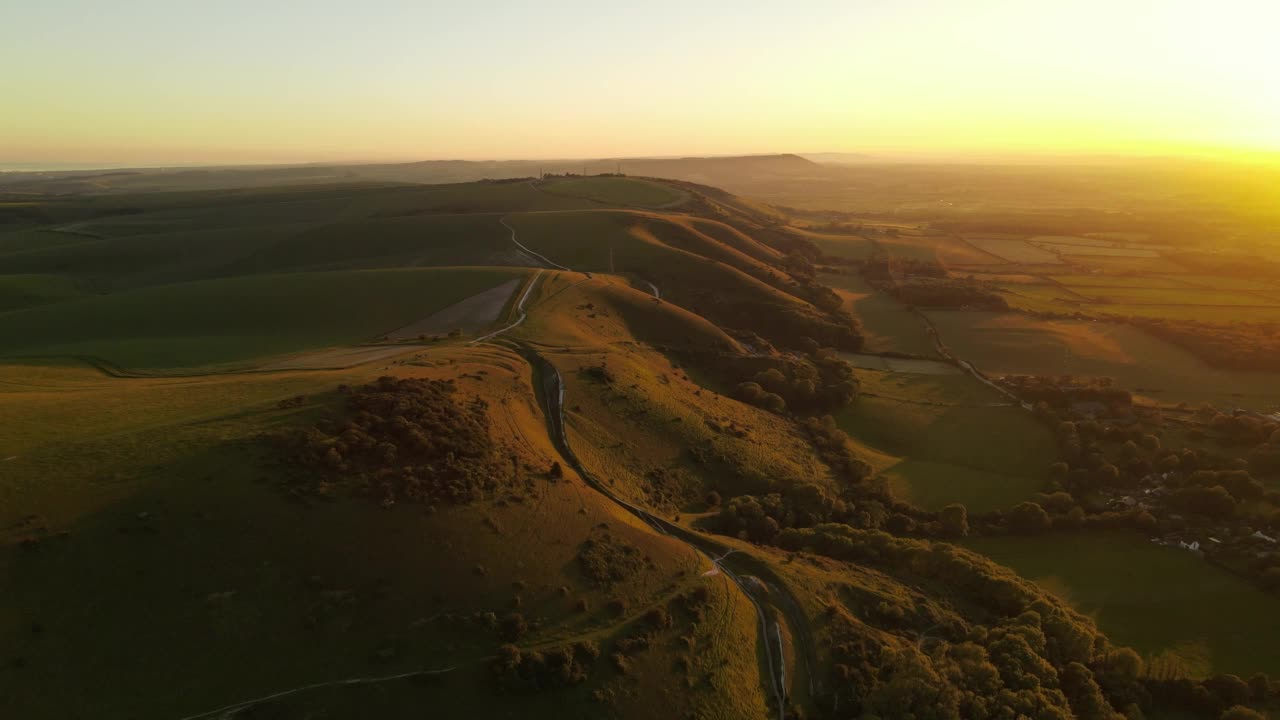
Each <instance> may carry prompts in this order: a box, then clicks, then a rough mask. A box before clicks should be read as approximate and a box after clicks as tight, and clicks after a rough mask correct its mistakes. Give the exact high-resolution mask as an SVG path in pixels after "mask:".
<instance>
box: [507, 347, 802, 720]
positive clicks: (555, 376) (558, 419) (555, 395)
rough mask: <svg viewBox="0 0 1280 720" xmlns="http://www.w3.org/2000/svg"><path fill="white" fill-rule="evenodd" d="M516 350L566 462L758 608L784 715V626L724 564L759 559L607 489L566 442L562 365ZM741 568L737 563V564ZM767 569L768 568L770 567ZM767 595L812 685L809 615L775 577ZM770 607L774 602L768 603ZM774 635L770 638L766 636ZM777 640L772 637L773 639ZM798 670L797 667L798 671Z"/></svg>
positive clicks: (766, 672)
mask: <svg viewBox="0 0 1280 720" xmlns="http://www.w3.org/2000/svg"><path fill="white" fill-rule="evenodd" d="M512 344H513V345H514V346H515V347H516V349H517V350H519V351H520V352H521V353H522V354H523V355H524V356H525V357H526V358H527V359H528V360H529V363H530V365H531V366H532V367H533V370H534V373H535V375H536V376H537V378H538V379H539V380H540V383H539V385H540V388H541V391H542V392H541V395H542V400H543V402H544V403H545V406H544V412H545V414H546V418H547V429H548V432H549V433H550V435H551V441H552V443H553V444H554V445H555V447H556V450H557V451H559V453H560V455H561V456H562V457H563V458H564V461H565V463H566V464H568V465H569V467H571V468H573V469H574V471H575V472H577V473H578V475H579V476H580V477H581V478H582V479H583V481H584V482H586V483H587V485H588V486H590V487H591V488H592V489H594V490H596V491H597V492H599V493H600V494H601V495H604V496H605V497H606V498H608V499H609V500H610V501H612V502H613V503H614V504H616V505H618V506H619V507H621V508H622V509H624V510H626V511H627V512H629V513H631V514H632V515H634V516H635V517H637V518H639V519H640V520H641V521H643V522H644V523H645V524H647V525H648V526H649V527H651V528H653V529H654V530H655V531H656V532H658V533H660V534H663V535H667V536H670V537H672V538H674V539H676V540H679V541H680V542H683V543H684V544H686V545H688V546H689V547H691V548H693V549H694V550H695V551H697V552H699V553H701V554H702V555H703V556H705V557H706V558H707V559H708V560H709V561H710V562H711V563H712V564H713V565H714V566H715V569H716V570H719V571H720V572H722V573H724V575H725V576H726V577H728V578H729V579H730V580H731V581H732V582H733V584H734V585H735V586H736V587H737V588H738V589H739V590H740V591H741V592H742V594H743V595H744V596H746V598H747V600H749V601H750V602H751V604H752V606H753V607H755V610H756V617H757V619H758V621H759V628H758V632H759V635H758V638H759V643H760V646H762V647H763V650H764V662H763V663H762V667H761V675H762V678H761V681H762V684H763V685H764V686H765V687H766V688H768V689H769V692H770V694H771V695H772V696H773V699H774V702H775V704H776V706H777V709H778V717H779V718H780V720H781V719H782V718H785V716H786V708H787V699H788V692H787V672H786V661H785V657H784V654H783V647H782V630H781V627H780V626H779V623H778V621H777V620H776V619H775V620H774V621H773V628H772V632H770V627H769V625H770V616H771V615H773V614H774V613H772V612H769V611H768V610H767V609H766V605H765V604H764V603H763V602H762V601H761V600H760V599H759V598H758V597H757V593H756V592H754V591H753V589H752V587H749V586H748V581H747V580H744V578H748V577H750V578H751V579H752V580H753V581H754V582H753V583H751V585H752V586H754V585H755V584H756V583H759V584H760V585H761V586H762V587H763V586H764V583H763V582H762V581H760V580H759V578H758V577H752V576H748V575H743V574H740V572H734V571H733V570H731V569H730V568H729V567H728V564H729V562H730V560H729V556H730V555H731V554H732V555H734V556H736V557H737V558H738V561H737V562H738V563H741V562H744V561H747V562H750V564H752V565H756V564H758V565H760V566H762V567H763V563H760V562H759V561H758V560H755V558H752V557H751V556H750V555H748V554H747V553H745V552H743V551H742V550H737V549H731V548H727V547H725V546H723V545H721V544H720V543H719V542H717V541H715V540H714V539H712V538H710V537H707V536H703V535H701V534H699V533H696V532H694V531H692V530H689V529H688V528H685V527H682V526H680V525H677V524H675V523H673V522H670V521H668V520H666V519H664V518H661V517H659V516H657V515H654V514H653V513H650V512H649V511H647V510H644V509H643V508H640V507H638V506H636V505H633V504H632V503H630V502H628V501H626V500H624V499H622V498H621V497H619V496H618V495H616V494H615V493H614V492H613V491H612V490H610V489H609V488H608V487H607V486H606V485H605V484H604V483H602V482H600V480H599V479H598V478H596V477H595V475H593V474H592V473H591V472H590V471H589V470H587V469H586V467H584V466H583V465H582V462H581V461H580V460H579V459H578V457H577V455H576V454H574V452H573V449H572V448H571V447H570V446H569V440H568V434H567V433H566V431H565V422H564V382H563V380H562V379H561V377H560V371H559V370H557V369H556V367H555V366H554V365H553V364H551V363H550V362H549V361H548V360H547V359H546V358H544V357H542V355H540V354H539V353H538V352H537V351H536V350H534V349H533V348H532V347H530V346H528V345H526V344H524V343H512ZM739 570H741V565H739ZM769 574H771V573H769ZM767 587H768V588H769V590H770V591H772V592H771V595H773V594H777V595H778V596H779V599H780V600H781V603H780V605H775V606H774V607H776V608H777V610H778V613H777V614H779V615H781V616H782V617H783V619H784V620H785V621H786V623H787V625H788V628H789V630H790V631H791V635H792V637H795V638H798V639H801V642H800V644H801V645H802V647H801V648H800V650H801V652H799V653H797V658H798V664H800V665H801V666H802V668H801V669H802V672H803V673H804V674H805V675H807V676H808V680H809V682H810V688H811V689H812V680H813V677H812V672H811V669H812V667H811V666H812V661H811V657H812V650H813V645H812V641H811V639H810V637H809V633H808V620H807V618H806V617H805V616H804V614H803V612H802V611H801V610H800V607H799V604H798V603H797V602H796V601H795V599H794V598H793V597H791V595H790V593H789V591H787V590H786V588H785V587H784V586H782V585H781V584H780V583H774V584H771V585H768V586H767ZM770 609H772V608H770ZM771 635H772V638H771V637H770V636H771ZM775 640H776V642H774V641H775ZM797 674H799V673H797Z"/></svg>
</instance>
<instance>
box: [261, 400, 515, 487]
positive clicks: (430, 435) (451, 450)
mask: <svg viewBox="0 0 1280 720" xmlns="http://www.w3.org/2000/svg"><path fill="white" fill-rule="evenodd" d="M454 395H455V388H454V385H453V383H451V382H446V381H441V380H424V379H416V378H414V379H397V378H392V377H383V378H379V379H378V380H377V381H376V382H374V383H370V384H368V385H363V386H360V387H357V388H351V389H347V396H346V399H345V405H344V407H343V409H342V413H341V416H340V417H339V418H337V419H328V420H322V421H321V422H319V423H317V424H315V425H313V426H311V427H308V428H305V429H301V430H297V431H292V432H287V433H284V434H283V435H280V436H277V438H276V440H277V448H278V449H279V451H280V454H279V457H278V459H279V460H280V461H282V462H283V463H284V464H285V466H286V468H287V469H288V470H289V471H290V472H288V473H286V475H287V482H288V483H289V486H290V488H291V490H293V491H294V492H297V493H302V494H319V495H323V494H327V493H329V492H331V491H332V490H333V489H334V488H335V487H345V488H349V489H351V490H353V491H354V492H356V493H358V494H363V495H367V496H371V497H374V498H377V499H381V500H383V501H384V502H395V501H398V500H411V501H417V502H434V501H447V502H457V503H463V502H468V501H471V500H474V499H476V498H477V497H480V496H482V495H484V494H486V493H489V492H492V491H493V490H495V489H496V488H497V487H498V486H499V484H500V482H501V480H500V479H501V478H503V477H505V475H507V474H509V472H510V469H509V468H506V469H504V468H501V467H500V465H501V464H500V463H498V462H497V461H496V459H495V456H496V448H495V445H494V442H493V440H492V438H491V437H490V434H489V428H488V420H487V405H486V404H485V403H484V401H483V400H480V399H479V398H477V399H475V400H473V401H471V402H466V403H464V402H459V401H458V400H457V399H456V398H455V396H454Z"/></svg>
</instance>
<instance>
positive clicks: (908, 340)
mask: <svg viewBox="0 0 1280 720" xmlns="http://www.w3.org/2000/svg"><path fill="white" fill-rule="evenodd" d="M818 282H821V283H822V284H824V285H826V286H828V287H831V288H833V289H834V290H835V291H836V292H837V293H838V294H839V295H840V296H841V297H842V298H844V299H845V301H846V302H847V303H848V305H847V307H848V308H849V311H850V312H852V313H853V314H854V317H856V318H858V320H859V322H861V323H862V332H863V335H864V336H865V338H866V342H865V345H864V349H865V350H866V351H867V352H872V353H882V352H899V353H905V354H908V355H918V356H921V357H936V355H937V353H936V350H935V348H934V343H933V338H932V336H930V335H929V333H928V330H927V328H926V327H925V324H924V322H923V321H922V320H921V319H920V318H919V317H917V316H916V315H915V314H914V313H912V312H911V311H910V310H908V309H907V308H906V306H904V305H903V304H902V303H900V302H898V301H897V300H895V299H894V298H891V297H889V296H888V295H885V294H884V293H882V292H880V291H878V290H876V289H875V288H873V287H871V285H870V284H868V283H867V281H866V280H865V279H864V278H863V277H862V275H860V274H858V273H857V272H856V271H850V272H849V273H848V274H835V273H822V274H820V275H818Z"/></svg>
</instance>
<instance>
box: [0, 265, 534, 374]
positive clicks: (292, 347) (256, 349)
mask: <svg viewBox="0 0 1280 720" xmlns="http://www.w3.org/2000/svg"><path fill="white" fill-rule="evenodd" d="M525 272H526V271H524V270H518V269H511V270H504V269H470V268H450V269H417V270H378V271H352V272H337V273H298V274H290V275H255V276H245V277H237V278H228V279H225V280H208V281H200V282H192V283H184V284H179V285H165V286H158V287H152V288H145V289H141V290H134V291H129V292H123V293H117V294H114V295H106V296H99V297H93V298H88V299H84V300H73V301H68V302H63V303H58V304H54V305H46V306H42V307H36V308H30V309H27V310H19V311H15V312H9V313H3V314H0V336H4V337H7V338H10V339H11V340H10V342H8V343H6V345H5V348H4V350H3V354H4V356H8V357H21V356H93V357H98V358H102V359H104V360H106V361H107V362H110V363H112V364H115V365H119V366H123V367H129V368H146V369H156V368H180V367H192V366H204V365H221V364H226V363H234V362H237V361H245V360H249V359H251V358H256V357H262V356H267V355H276V354H281V353H289V352H297V351H299V350H306V349H309V348H317V347H326V346H331V345H340V344H351V343H356V342H361V341H365V340H371V339H374V338H377V337H378V336H380V335H382V334H383V333H387V332H390V331H392V330H395V329H396V328H398V327H401V326H404V325H407V324H409V323H411V322H414V321H416V320H421V319H422V318H424V317H426V316H428V315H430V314H431V313H433V312H435V311H436V310H439V309H441V308H443V307H446V306H448V305H451V304H453V303H455V302H458V301H459V300H462V299H465V298H467V297H470V296H471V295H474V294H476V293H478V292H481V291H483V290H487V289H489V288H491V287H494V286H495V285H499V284H501V283H502V282H504V281H506V280H509V279H511V278H513V277H516V276H519V275H521V274H523V273H525Z"/></svg>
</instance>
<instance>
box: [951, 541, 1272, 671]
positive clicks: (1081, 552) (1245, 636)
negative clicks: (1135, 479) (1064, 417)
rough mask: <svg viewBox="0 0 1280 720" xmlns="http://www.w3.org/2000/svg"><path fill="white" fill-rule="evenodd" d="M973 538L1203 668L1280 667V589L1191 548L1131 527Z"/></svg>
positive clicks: (1136, 641)
mask: <svg viewBox="0 0 1280 720" xmlns="http://www.w3.org/2000/svg"><path fill="white" fill-rule="evenodd" d="M963 544H964V545H965V546H966V547H968V548H970V549H972V550H976V551H978V552H981V553H983V554H986V555H988V556H990V557H991V558H992V559H994V560H995V561H996V562H999V563H1002V564H1005V565H1008V566H1010V567H1012V568H1013V569H1015V570H1017V571H1018V572H1019V573H1020V574H1022V575H1023V576H1025V577H1028V578H1031V579H1034V580H1036V581H1037V582H1038V583H1040V584H1041V585H1043V586H1044V587H1046V588H1047V589H1049V590H1052V591H1054V592H1056V593H1058V594H1059V595H1061V596H1062V597H1063V598H1064V599H1066V600H1067V601H1068V602H1070V603H1071V604H1072V605H1074V606H1075V607H1076V608H1077V609H1079V610H1080V611H1081V612H1084V613H1087V614H1089V615H1091V616H1093V618H1094V619H1095V621H1096V622H1097V623H1098V627H1099V628H1100V629H1101V630H1102V631H1103V632H1106V633H1107V634H1108V635H1109V636H1110V637H1111V638H1112V639H1113V640H1114V641H1115V642H1117V643H1120V644H1125V645H1131V646H1133V647H1135V648H1137V649H1138V650H1140V651H1141V652H1143V653H1145V654H1147V655H1148V656H1149V657H1150V656H1156V655H1160V654H1162V653H1167V652H1172V653H1176V654H1178V655H1179V656H1181V657H1182V658H1183V659H1184V660H1185V662H1186V665H1187V666H1188V669H1189V670H1191V671H1192V672H1194V673H1195V674H1203V673H1206V672H1208V671H1214V672H1231V673H1238V674H1240V675H1242V676H1246V677H1247V676H1248V675H1249V674H1251V673H1254V672H1258V671H1262V672H1268V673H1271V674H1273V675H1274V674H1275V673H1277V672H1280V653H1276V651H1275V638H1276V637H1280V599H1277V598H1276V597H1275V596H1274V595H1268V594H1267V593H1265V592H1263V591H1261V590H1259V589H1257V588H1256V587H1254V586H1253V585H1251V584H1250V583H1249V582H1247V581H1245V580H1243V579H1241V578H1238V577H1236V576H1234V575H1231V574H1230V573H1227V572H1226V571H1223V570H1219V569H1218V568H1215V567H1213V566H1212V565H1209V564H1208V563H1206V562H1205V561H1204V560H1203V559H1201V558H1198V557H1196V556H1194V555H1192V554H1191V553H1189V552H1186V551H1183V550H1178V549H1174V548H1166V547H1160V546H1157V545H1152V544H1151V543H1150V542H1148V541H1147V539H1146V538H1143V537H1140V536H1138V535H1134V534H1127V533H1073V534H1071V535H1048V536H1045V537H1040V538H1027V537H1018V538H984V539H972V540H967V541H965V542H964V543H963Z"/></svg>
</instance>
